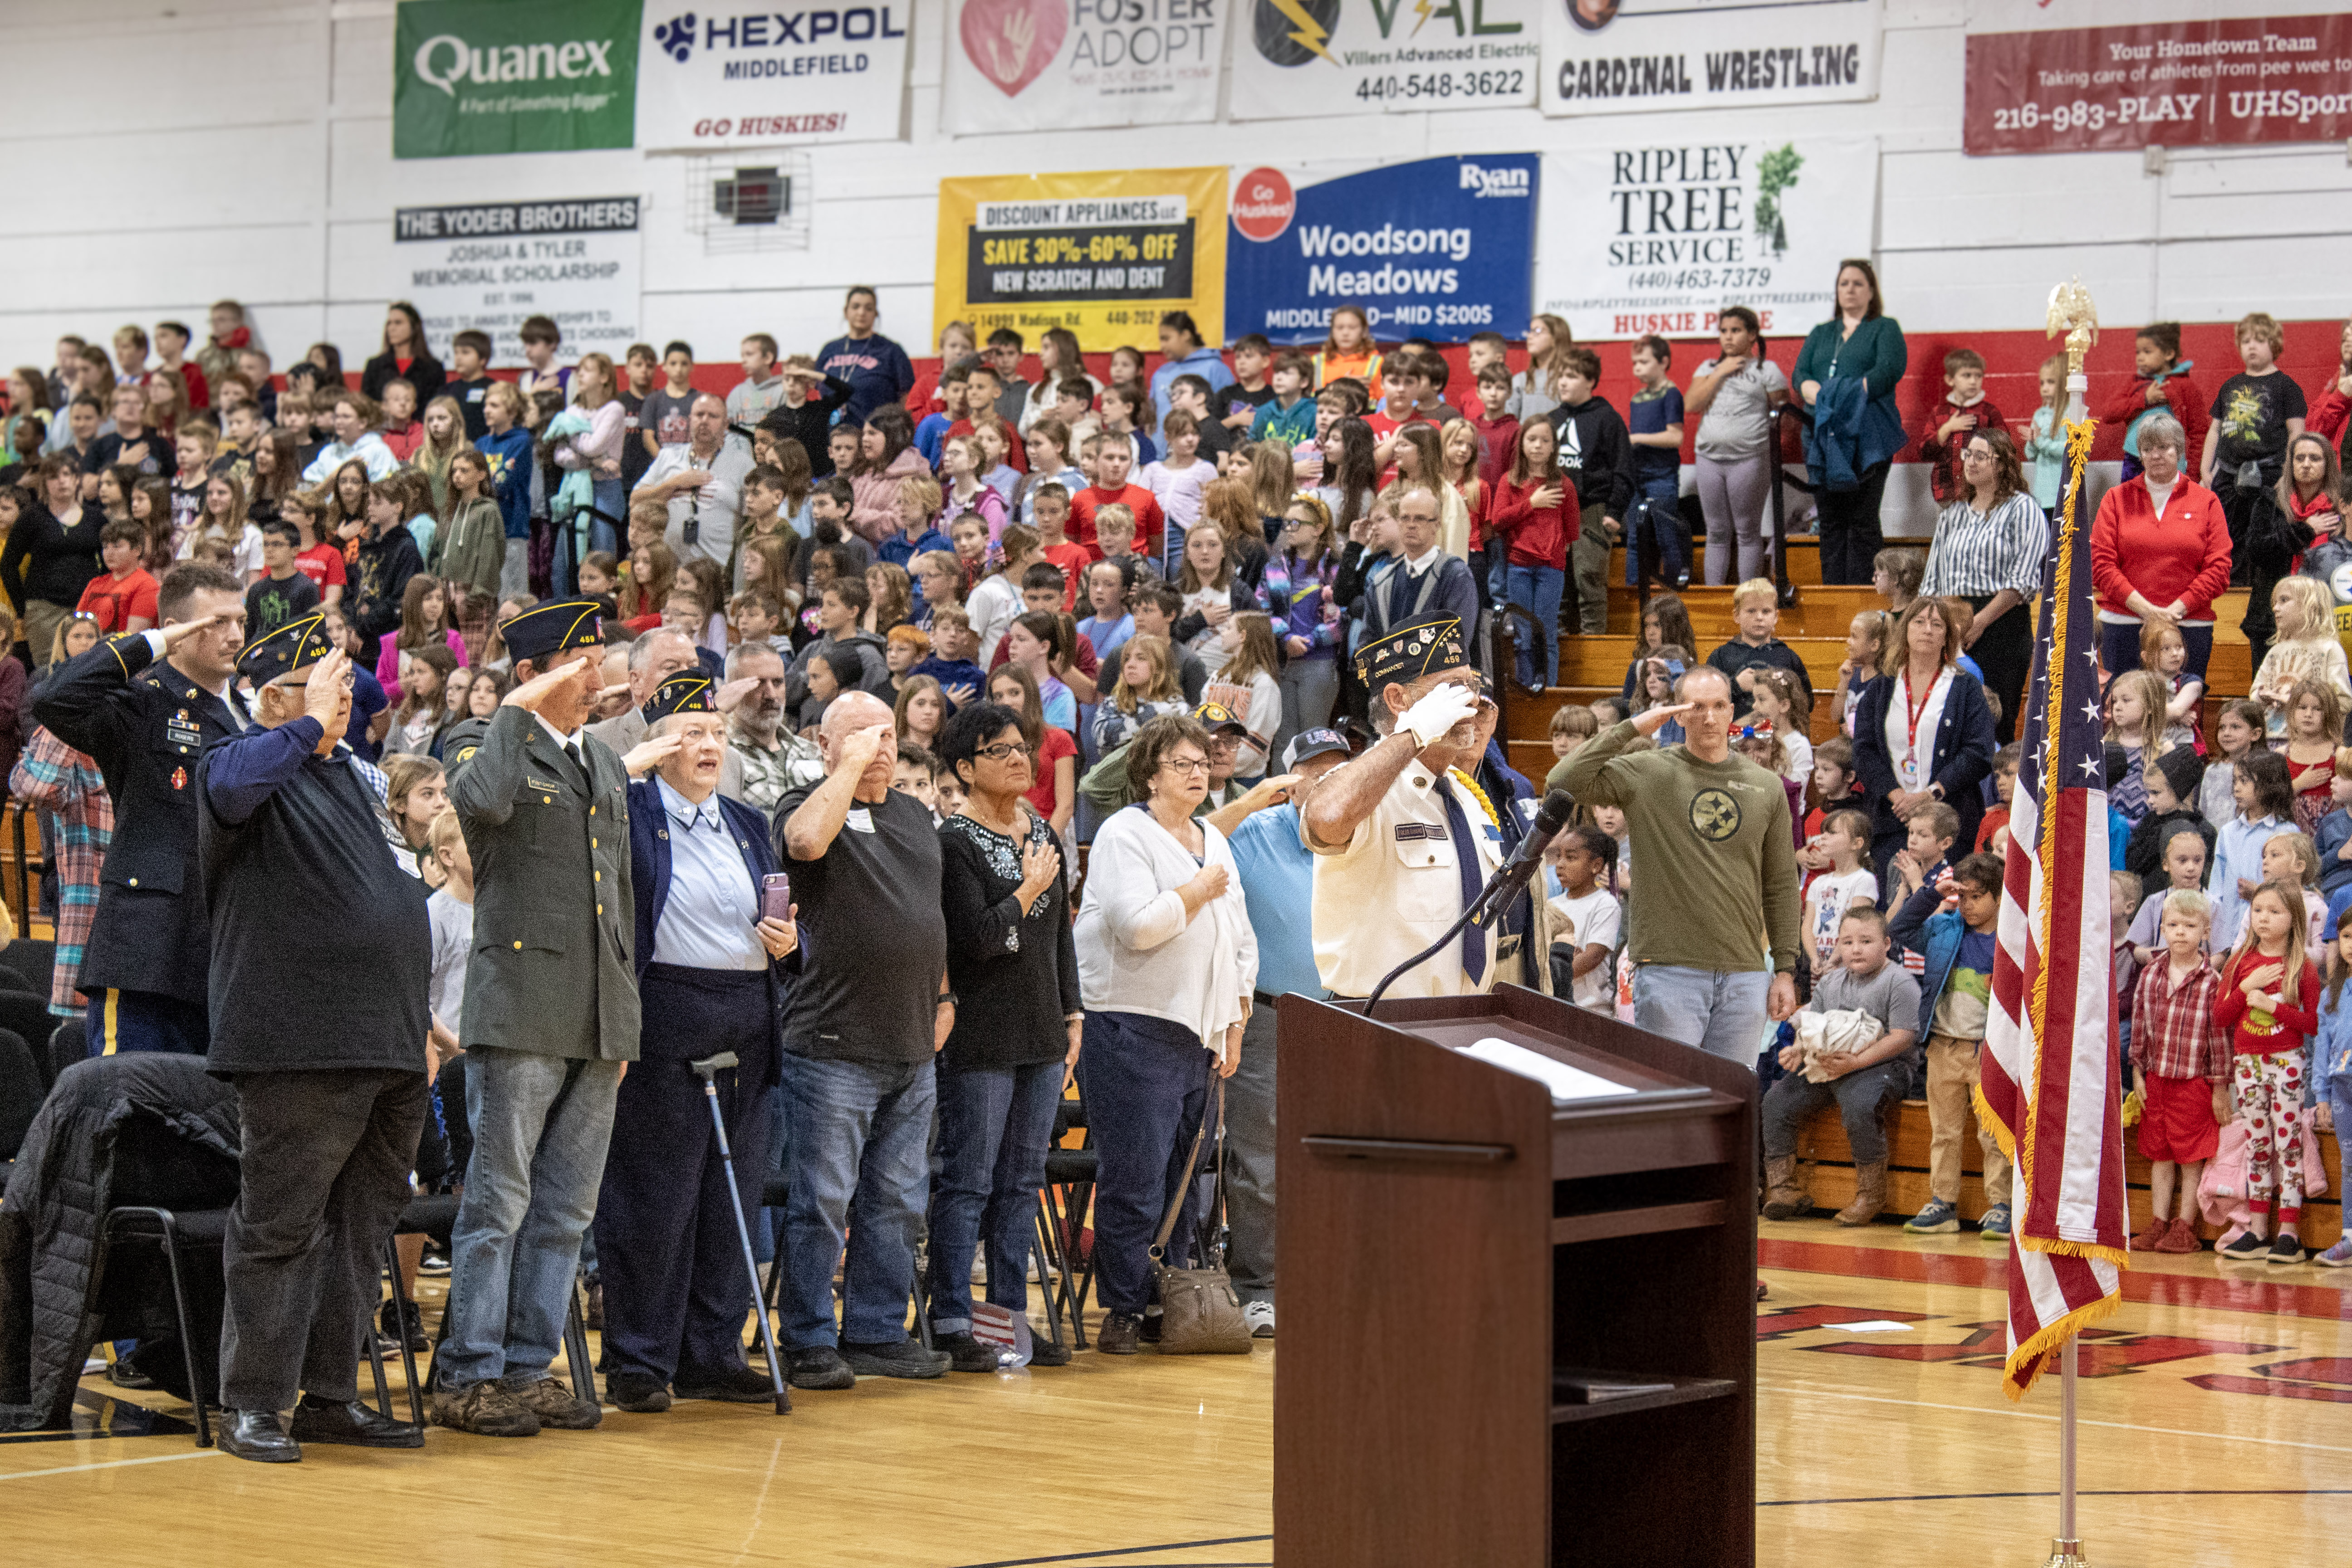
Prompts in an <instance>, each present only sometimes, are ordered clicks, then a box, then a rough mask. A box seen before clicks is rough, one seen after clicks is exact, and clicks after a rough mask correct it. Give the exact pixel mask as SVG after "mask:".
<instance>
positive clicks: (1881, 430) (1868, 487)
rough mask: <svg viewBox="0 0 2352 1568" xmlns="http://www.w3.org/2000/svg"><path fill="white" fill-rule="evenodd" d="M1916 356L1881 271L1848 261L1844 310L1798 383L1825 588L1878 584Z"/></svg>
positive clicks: (1803, 360) (1808, 344)
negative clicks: (1875, 574) (1901, 385)
mask: <svg viewBox="0 0 2352 1568" xmlns="http://www.w3.org/2000/svg"><path fill="white" fill-rule="evenodd" d="M1910 358H1911V354H1910V350H1909V348H1908V347H1907V346H1906V344H1905V343H1904V341H1903V328H1902V326H1901V324H1900V323H1898V322H1897V321H1896V320H1895V318H1894V317H1892V316H1888V315H1886V314H1885V313H1884V306H1883V302H1882V301H1881V299H1880V298H1879V293H1878V274H1877V272H1876V271H1874V269H1873V268H1872V267H1871V265H1870V263H1869V262H1867V261H1864V260H1859V259H1857V260H1850V261H1842V262H1840V263H1838V275H1837V314H1836V315H1835V316H1832V317H1831V318H1830V319H1828V320H1826V321H1824V322H1822V324H1821V325H1820V326H1818V327H1816V328H1814V329H1812V330H1811V332H1808V333H1806V334H1805V346H1804V348H1803V349H1802V350H1800V351H1799V352H1798V354H1797V373H1796V376H1795V378H1794V379H1795V381H1796V382H1797V390H1798V392H1799V395H1801V397H1802V398H1803V399H1804V406H1805V411H1806V413H1807V414H1808V416H1809V418H1808V429H1807V434H1806V437H1805V461H1806V464H1807V465H1808V466H1809V467H1810V468H1811V470H1812V479H1813V483H1814V485H1815V486H1819V489H1818V491H1817V493H1816V497H1815V499H1816V500H1817V501H1818V503H1819V504H1820V507H1821V520H1822V581H1823V582H1825V583H1832V584H1851V583H1864V582H1868V581H1869V580H1870V574H1871V570H1872V562H1873V560H1874V559H1875V558H1876V557H1877V555H1878V552H1879V549H1880V548H1881V547H1882V546H1883V545H1884V544H1885V538H1884V537H1883V536H1882V535H1881V534H1880V532H1879V528H1878V507H1879V503H1880V501H1881V500H1882V499H1883V498H1884V497H1885V494H1886V475H1887V470H1888V469H1889V468H1890V467H1891V466H1892V465H1893V464H1894V461H1895V453H1896V452H1897V451H1899V450H1901V448H1902V445H1903V420H1902V417H1901V416H1900V415H1899V414H1897V413H1895V385H1896V383H1897V382H1901V381H1902V379H1903V371H1904V368H1905V367H1906V365H1907V364H1909V363H1910ZM1841 382H1844V383H1848V384H1844V385H1841V384H1840V383H1841ZM1854 382H1859V383H1861V384H1860V386H1859V388H1857V387H1856V386H1854V385H1853V384H1852V383H1854Z"/></svg>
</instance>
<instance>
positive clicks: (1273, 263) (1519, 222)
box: [1225, 152, 1540, 343]
mask: <svg viewBox="0 0 2352 1568" xmlns="http://www.w3.org/2000/svg"><path fill="white" fill-rule="evenodd" d="M1539 164H1540V160H1539V159H1538V158H1537V157H1536V156H1535V155H1534V154H1532V153H1524V152H1512V153H1497V154H1496V155H1494V156H1491V157H1483V156H1482V157H1464V158H1427V159H1423V160H1422V161H1420V162H1413V163H1390V164H1385V165H1356V164H1349V165H1327V166H1322V167H1317V168H1305V169H1288V170H1285V169H1276V168H1271V167H1261V168H1255V169H1237V170H1235V171H1234V186H1233V196H1232V214H1233V216H1232V229H1233V232H1232V234H1231V235H1230V237H1229V238H1228V240H1227V243H1226V246H1225V329H1226V332H1227V334H1228V335H1229V336H1233V337H1238V336H1240V335H1242V334H1243V333H1245V332H1262V333H1264V334H1265V336H1266V337H1267V338H1268V339H1269V340H1272V341H1274V342H1276V343H1320V342H1322V341H1323V340H1324V338H1325V336H1326V335H1327V334H1328V331H1329V329H1330V325H1331V311H1332V308H1333V307H1335V306H1339V305H1354V306H1359V307H1360V308H1362V309H1363V311H1364V314H1365V316H1366V317H1367V318H1368V319H1370V322H1371V327H1372V330H1373V332H1374V333H1375V334H1376V335H1377V336H1379V337H1381V338H1388V339H1397V338H1406V337H1416V338H1429V339H1433V340H1436V341H1439V342H1458V341H1460V340H1463V339H1465V338H1467V337H1469V336H1470V335H1471V334H1472V333H1474V332H1483V331H1486V330H1488V329H1493V330H1496V331H1499V332H1503V333H1505V334H1507V335H1510V336H1517V333H1518V332H1519V331H1520V330H1521V329H1524V328H1525V327H1526V325H1527V322H1528V309H1529V306H1528V298H1529V288H1530V278H1531V273H1532V269H1533V267H1534V261H1535V231H1536V185H1537V174H1538V168H1539Z"/></svg>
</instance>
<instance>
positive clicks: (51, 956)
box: [0, 936, 58, 996]
mask: <svg viewBox="0 0 2352 1568" xmlns="http://www.w3.org/2000/svg"><path fill="white" fill-rule="evenodd" d="M57 962H58V945H57V944H56V943H55V942H51V941H48V940H47V939H46V938H43V937H38V936H19V937H17V938H16V940H15V941H14V942H11V943H9V944H8V946H5V947H0V969H6V970H8V971H9V973H10V974H11V975H14V976H15V977H18V978H20V979H22V980H23V981H24V982H25V983H24V985H23V986H21V987H15V988H12V989H21V990H27V991H38V992H40V993H41V994H43V995H44V996H46V995H47V993H48V989H49V976H50V973H51V971H52V970H54V969H55V968H56V967H57Z"/></svg>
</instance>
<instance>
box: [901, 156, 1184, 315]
mask: <svg viewBox="0 0 2352 1568" xmlns="http://www.w3.org/2000/svg"><path fill="white" fill-rule="evenodd" d="M937 278H938V282H937V283H936V285H935V286H934V287H935V292H934V297H933V298H934V303H933V305H932V311H933V316H932V319H934V320H939V321H953V320H964V321H969V322H971V325H972V328H973V329H974V330H975V331H977V332H978V333H979V335H980V336H981V338H982V340H985V339H986V338H987V336H988V334H989V333H991V332H992V331H994V330H995V329H997V328H999V327H1011V328H1013V329H1015V330H1017V331H1019V332H1020V333H1021V334H1022V336H1024V338H1027V339H1030V340H1033V341H1034V340H1035V338H1036V336H1037V334H1038V333H1040V332H1042V331H1044V330H1045V329H1047V328H1049V327H1067V328H1068V329H1070V330H1071V331H1073V332H1076V334H1077V335H1078V345H1079V347H1081V348H1083V349H1086V350H1088V351H1089V352H1105V351H1108V350H1112V349H1116V348H1118V346H1119V345H1121V344H1122V343H1133V344H1138V345H1139V346H1143V347H1149V346H1150V344H1151V342H1152V341H1153V336H1152V334H1153V332H1154V330H1155V329H1157V328H1158V326H1159V323H1160V317H1161V315H1163V314H1164V313H1166V312H1167V311H1170V310H1189V311H1191V312H1192V319H1193V320H1194V321H1195V322H1196V323H1198V325H1199V326H1200V329H1201V337H1202V340H1203V341H1205V342H1209V343H1222V342H1223V341H1224V282H1225V171H1224V170H1223V169H1222V168H1216V169H1133V170H1128V171H1125V172H1106V173H1091V174H1007V175H1000V176H995V177H991V178H984V179H972V180H942V181H940V251H939V265H938V271H937Z"/></svg>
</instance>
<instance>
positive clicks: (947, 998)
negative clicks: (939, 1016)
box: [940, 991, 956, 1008]
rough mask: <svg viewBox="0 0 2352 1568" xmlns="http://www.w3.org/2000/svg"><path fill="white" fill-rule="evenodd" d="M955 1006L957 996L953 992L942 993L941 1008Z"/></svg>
mask: <svg viewBox="0 0 2352 1568" xmlns="http://www.w3.org/2000/svg"><path fill="white" fill-rule="evenodd" d="M955 1005H956V994H955V993H954V992H953V991H941V992H940V1007H943V1008H951V1007H953V1006H955Z"/></svg>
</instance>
